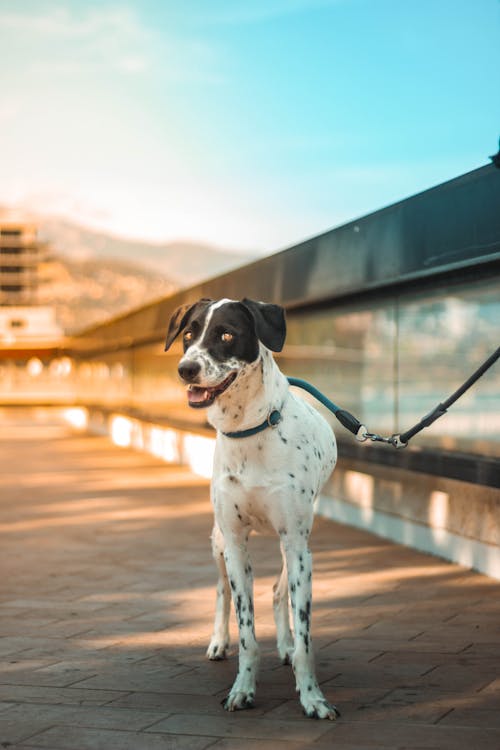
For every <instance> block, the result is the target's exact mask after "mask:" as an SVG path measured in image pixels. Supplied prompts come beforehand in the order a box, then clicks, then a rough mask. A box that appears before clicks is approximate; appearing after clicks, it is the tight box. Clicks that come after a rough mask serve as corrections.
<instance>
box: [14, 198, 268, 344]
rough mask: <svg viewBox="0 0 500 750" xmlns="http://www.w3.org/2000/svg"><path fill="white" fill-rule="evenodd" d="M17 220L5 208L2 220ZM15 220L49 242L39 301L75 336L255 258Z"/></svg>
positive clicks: (51, 221)
mask: <svg viewBox="0 0 500 750" xmlns="http://www.w3.org/2000/svg"><path fill="white" fill-rule="evenodd" d="M9 217H10V218H14V217H13V216H12V210H11V209H7V208H5V207H4V208H2V207H1V206H0V219H1V218H3V219H4V220H8V219H9ZM15 218H16V219H17V220H18V221H20V220H26V221H30V222H32V223H35V224H36V225H37V226H38V230H39V231H38V234H39V238H40V240H42V241H45V242H47V243H48V245H49V253H48V259H47V260H45V261H44V262H43V263H42V264H41V267H40V268H39V276H40V280H41V283H40V286H39V290H38V300H37V301H38V303H39V304H43V305H51V306H53V307H54V308H55V311H56V317H57V320H58V322H59V324H60V325H61V326H62V328H63V329H64V331H65V333H67V334H72V333H76V332H77V331H79V330H81V329H83V328H87V327H89V326H92V325H96V324H97V323H101V322H103V321H105V320H107V319H109V318H112V317H115V316H116V315H120V314H122V313H125V312H127V311H129V310H131V309H133V308H135V307H140V306H142V305H145V304H147V303H148V302H152V301H154V300H156V299H160V298H161V297H165V296H167V295H169V294H172V293H173V292H175V291H176V290H177V289H179V288H181V287H183V286H190V285H192V284H196V283H197V282H199V281H202V280H204V279H206V278H209V277H211V276H217V275H218V274H221V273H224V272H225V271H229V270H230V269H231V268H235V267H236V266H240V265H243V264H244V263H246V262H248V261H250V260H253V259H254V257H255V256H254V255H252V254H251V253H246V254H242V253H236V252H230V251H227V250H221V249H220V248H216V247H212V246H210V245H206V244H202V243H196V242H170V243H165V244H158V243H152V242H144V241H140V240H131V239H126V238H121V237H116V236H114V235H111V234H107V233H105V232H98V231H95V230H92V229H89V228H87V227H83V226H80V225H78V224H76V223H73V222H71V221H68V220H65V219H60V218H55V217H52V216H43V215H39V214H38V215H37V214H35V213H33V212H30V214H29V216H27V215H23V214H22V212H19V211H16V212H15Z"/></svg>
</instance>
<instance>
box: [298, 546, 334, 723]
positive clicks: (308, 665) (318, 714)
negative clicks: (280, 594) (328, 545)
mask: <svg viewBox="0 0 500 750" xmlns="http://www.w3.org/2000/svg"><path fill="white" fill-rule="evenodd" d="M291 542H292V540H290V539H289V538H288V539H287V542H286V544H285V554H286V560H287V567H288V583H289V589H290V599H291V602H292V611H293V624H294V637H295V646H294V652H293V659H292V666H293V671H294V673H295V679H296V683H297V691H298V693H299V695H300V702H301V704H302V708H303V709H304V713H305V714H306V715H307V716H309V717H310V718H312V719H336V718H337V716H338V715H339V712H338V711H337V709H336V708H335V706H332V705H330V703H328V701H327V700H326V699H325V696H324V695H323V693H322V692H321V689H320V687H319V685H318V682H317V680H316V674H315V669H314V655H313V648H312V642H311V594H312V556H311V553H310V551H309V549H308V546H307V543H306V542H305V541H304V537H300V542H299V541H298V540H295V541H294V542H292V543H291Z"/></svg>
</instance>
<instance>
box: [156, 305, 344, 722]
mask: <svg viewBox="0 0 500 750" xmlns="http://www.w3.org/2000/svg"><path fill="white" fill-rule="evenodd" d="M180 333H182V339H183V346H184V355H183V356H182V358H181V360H180V363H179V366H178V372H179V375H180V378H181V380H182V382H183V383H184V384H185V385H186V386H187V398H188V403H189V406H191V407H192V408H194V409H202V408H206V409H208V411H207V417H208V421H209V422H210V423H211V424H212V426H213V427H214V428H215V429H216V431H217V438H216V445H215V455H214V469H213V478H212V482H211V500H212V504H213V509H214V516H215V523H214V529H213V534H212V550H213V555H214V558H215V562H216V565H217V568H218V572H219V581H218V585H217V602H216V612H215V623H214V631H213V635H212V638H211V641H210V645H209V646H208V651H207V656H208V658H209V659H211V660H219V659H224V658H225V657H226V653H227V649H228V646H229V628H228V621H229V613H230V606H231V598H232V601H233V604H234V608H235V611H236V617H237V621H238V628H239V666H238V673H237V677H236V680H235V682H234V684H233V686H232V688H231V690H230V692H229V694H228V695H227V697H226V698H225V700H224V701H223V702H222V703H223V706H224V708H225V709H226V710H228V711H235V710H238V709H245V708H251V707H252V706H253V704H254V699H255V688H256V680H257V671H258V665H259V648H258V645H257V641H256V638H255V631H254V606H253V578H252V568H251V565H250V559H249V555H248V551H247V541H248V537H249V534H250V532H251V531H252V530H255V531H258V532H269V531H271V532H274V533H276V534H277V535H278V536H279V539H280V546H281V552H282V557H283V567H282V570H281V574H280V576H279V577H278V580H277V582H276V584H275V586H274V589H273V591H274V595H273V610H274V619H275V623H276V631H277V647H278V653H279V656H280V657H281V659H282V661H283V662H284V663H291V664H292V667H293V671H294V674H295V680H296V688H297V692H298V693H299V696H300V702H301V704H302V708H303V710H304V713H305V714H306V715H307V716H309V717H311V718H321V719H332V720H333V719H335V718H337V716H338V715H339V712H338V710H337V709H336V707H335V706H333V705H331V704H330V703H329V702H328V701H327V700H326V699H325V697H324V695H323V693H322V692H321V689H320V687H319V685H318V682H317V679H316V676H315V667H314V656H313V650H312V643H311V579H312V559H311V553H310V551H309V547H308V538H309V534H310V532H311V527H312V523H313V504H314V500H315V498H316V496H317V495H318V493H319V491H320V489H321V487H322V486H323V484H324V482H325V481H326V479H327V478H328V477H329V475H330V474H331V472H332V470H333V468H334V466H335V463H336V460H337V447H336V441H335V436H334V434H333V431H332V429H331V427H330V425H329V424H328V423H327V422H326V420H324V419H323V417H322V416H321V415H320V414H319V413H318V412H317V411H316V410H315V409H314V408H313V407H312V406H310V405H309V404H308V403H307V402H306V401H304V400H303V399H301V398H299V397H298V396H296V395H295V394H294V393H292V392H291V391H290V390H289V384H288V381H287V378H286V377H285V375H283V373H282V372H281V371H280V369H279V368H278V365H277V364H276V362H275V360H274V358H273V355H272V352H280V351H281V350H282V348H283V345H284V342H285V336H286V320H285V313H284V310H283V308H282V307H280V306H279V305H273V304H267V303H264V302H256V301H254V300H250V299H243V300H241V301H236V300H230V299H222V300H219V301H213V300H209V299H201V300H200V301H198V302H196V303H195V304H192V305H184V306H181V307H180V308H178V309H177V310H176V311H175V312H174V314H173V316H172V318H171V320H170V323H169V327H168V332H167V337H166V342H165V351H167V350H168V349H169V348H170V346H171V345H172V343H173V341H174V340H175V339H176V338H177V336H178V335H179V334H180ZM289 598H290V601H291V605H292V618H293V633H294V635H292V630H291V628H290V615H289Z"/></svg>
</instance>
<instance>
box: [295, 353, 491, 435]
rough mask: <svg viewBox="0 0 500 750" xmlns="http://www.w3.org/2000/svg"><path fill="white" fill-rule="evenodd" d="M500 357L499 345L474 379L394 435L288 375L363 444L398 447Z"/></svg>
mask: <svg viewBox="0 0 500 750" xmlns="http://www.w3.org/2000/svg"><path fill="white" fill-rule="evenodd" d="M499 357H500V347H498V349H497V350H496V351H495V352H493V354H491V356H489V357H488V359H487V360H486V361H485V362H483V364H482V365H481V366H480V367H478V368H477V370H476V371H475V372H473V373H472V375H471V376H470V378H468V379H467V380H466V381H465V383H463V384H462V385H461V386H460V388H457V390H456V391H454V392H453V393H452V394H451V396H450V397H449V398H447V399H446V401H443V402H441V403H439V404H438V405H437V406H435V407H434V409H432V410H431V411H430V412H429V413H428V414H426V415H425V417H422V419H421V420H420V421H419V422H417V424H415V425H414V426H413V427H410V429H409V430H406V432H402V433H395V434H394V435H391V436H390V437H384V436H383V435H378V434H377V433H376V432H368V430H367V428H366V427H365V425H364V424H361V422H360V421H359V420H358V419H356V417H355V416H353V415H352V414H351V413H350V412H348V411H346V410H345V409H341V408H340V406H337V405H336V404H334V403H333V401H330V399H328V398H327V397H326V396H325V395H324V394H323V393H321V391H319V390H318V389H317V388H315V387H314V386H313V385H311V384H310V383H308V382H307V381H306V380H300V379H299V378H288V382H289V383H290V385H295V386H297V387H298V388H303V389H304V390H305V391H308V393H310V394H311V395H312V396H314V398H316V399H317V400H318V401H319V402H320V403H322V404H323V405H324V406H326V408H327V409H329V410H330V411H331V412H332V413H333V414H334V415H335V416H336V417H337V419H338V420H339V422H340V423H341V424H343V425H344V427H346V428H347V429H348V430H349V431H350V432H352V434H353V435H354V436H355V437H356V440H359V441H360V442H361V443H364V442H365V440H371V441H372V442H374V443H388V444H389V445H392V446H393V447H394V448H406V446H407V445H408V442H409V440H411V438H412V437H414V436H415V435H417V434H418V433H419V432H421V431H422V430H423V429H425V428H426V427H429V425H431V424H432V423H433V422H435V421H436V419H439V417H442V416H443V414H446V412H447V411H448V409H449V408H450V406H452V405H453V404H454V403H455V401H458V399H459V398H460V396H463V394H464V393H465V392H466V391H468V390H469V388H470V387H471V386H472V385H474V383H475V382H476V381H477V380H479V378H480V377H481V375H484V373H485V372H486V371H487V370H489V369H490V367H492V366H493V365H494V364H495V362H496V361H497V359H498V358H499Z"/></svg>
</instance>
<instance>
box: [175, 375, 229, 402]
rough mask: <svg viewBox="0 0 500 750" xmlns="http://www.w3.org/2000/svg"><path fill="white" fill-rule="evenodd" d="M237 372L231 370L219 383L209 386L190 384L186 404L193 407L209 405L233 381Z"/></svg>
mask: <svg viewBox="0 0 500 750" xmlns="http://www.w3.org/2000/svg"><path fill="white" fill-rule="evenodd" d="M237 374H238V373H237V372H232V373H231V374H230V375H228V377H227V378H226V379H225V380H223V381H222V383H219V385H214V386H211V387H210V388H209V387H207V386H204V385H190V386H189V387H188V390H187V395H188V404H189V406H192V407H193V409H202V408H203V407H205V406H211V405H212V404H213V402H214V401H215V399H216V398H217V397H218V396H220V395H221V394H222V393H224V391H225V390H227V389H228V388H229V386H230V385H231V383H233V382H234V380H235V379H236V376H237Z"/></svg>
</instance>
